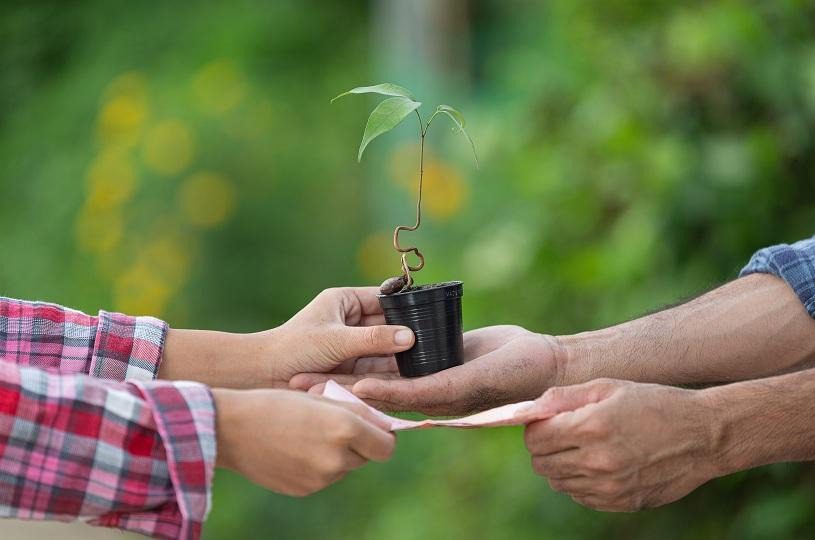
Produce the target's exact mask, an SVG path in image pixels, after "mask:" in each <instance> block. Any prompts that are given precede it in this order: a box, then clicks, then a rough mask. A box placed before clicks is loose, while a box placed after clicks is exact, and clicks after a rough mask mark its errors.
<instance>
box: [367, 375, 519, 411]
mask: <svg viewBox="0 0 815 540" xmlns="http://www.w3.org/2000/svg"><path fill="white" fill-rule="evenodd" d="M488 371H489V370H486V369H485V370H479V369H478V366H476V365H474V364H472V363H470V364H464V365H461V366H456V367H453V368H450V369H445V370H444V371H440V372H438V373H434V374H432V375H427V376H425V377H417V378H415V379H404V378H391V377H376V378H375V377H366V378H365V379H363V380H361V381H359V382H358V383H356V384H355V385H354V388H353V392H354V394H356V396H357V397H359V398H361V399H364V400H366V401H368V402H376V403H377V404H378V406H377V408H384V409H386V410H391V411H418V412H422V413H425V414H445V415H454V414H466V413H470V412H473V411H476V410H483V409H487V408H489V407H490V406H492V405H494V404H495V403H494V402H495V401H501V400H505V398H506V396H505V395H504V394H505V393H504V392H503V391H501V390H500V388H498V387H487V386H486V385H488V384H497V383H499V381H497V379H495V377H492V376H489V373H488ZM509 401H511V399H510V400H509ZM509 401H505V402H507V403H508V402H509ZM499 404H500V403H499Z"/></svg>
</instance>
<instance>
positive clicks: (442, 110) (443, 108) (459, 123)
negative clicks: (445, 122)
mask: <svg viewBox="0 0 815 540" xmlns="http://www.w3.org/2000/svg"><path fill="white" fill-rule="evenodd" d="M436 114H445V115H447V116H448V117H450V120H452V121H453V123H454V124H455V125H456V131H458V132H459V133H461V134H462V135H464V137H465V138H466V139H467V142H469V143H470V148H472V150H473V158H474V159H475V164H476V166H478V154H476V152H475V143H474V142H473V139H472V138H471V137H470V134H469V133H467V131H466V130H465V129H464V126H465V124H466V122H465V121H464V115H463V114H461V113H460V112H459V111H457V110H456V109H454V108H453V107H451V106H450V105H439V106H438V107H437V108H436V112H434V113H433V116H431V117H430V120H428V121H427V125H428V126H430V122H432V121H433V117H434V116H436Z"/></svg>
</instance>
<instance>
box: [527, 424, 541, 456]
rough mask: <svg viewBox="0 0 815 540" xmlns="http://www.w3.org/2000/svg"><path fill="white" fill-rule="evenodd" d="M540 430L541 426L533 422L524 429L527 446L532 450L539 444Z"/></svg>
mask: <svg viewBox="0 0 815 540" xmlns="http://www.w3.org/2000/svg"><path fill="white" fill-rule="evenodd" d="M538 431H539V426H537V425H535V424H532V425H531V426H528V427H527V428H526V429H525V430H524V444H525V445H526V448H527V449H528V450H529V451H530V452H532V451H533V450H534V449H535V447H536V446H537V445H538Z"/></svg>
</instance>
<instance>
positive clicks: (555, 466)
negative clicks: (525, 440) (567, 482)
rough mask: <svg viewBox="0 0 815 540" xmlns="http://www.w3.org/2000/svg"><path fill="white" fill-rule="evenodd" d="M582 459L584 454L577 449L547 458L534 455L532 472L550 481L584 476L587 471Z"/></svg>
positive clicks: (547, 456) (550, 455)
mask: <svg viewBox="0 0 815 540" xmlns="http://www.w3.org/2000/svg"><path fill="white" fill-rule="evenodd" d="M582 458H583V453H582V452H581V451H580V450H579V449H577V448H571V449H569V450H564V451H563V452H558V453H556V454H549V455H546V456H541V455H533V456H532V470H534V471H535V473H536V474H538V475H539V476H545V477H546V478H548V479H550V480H560V479H563V478H571V477H574V476H583V475H584V474H585V472H586V471H585V469H584V467H583V460H582Z"/></svg>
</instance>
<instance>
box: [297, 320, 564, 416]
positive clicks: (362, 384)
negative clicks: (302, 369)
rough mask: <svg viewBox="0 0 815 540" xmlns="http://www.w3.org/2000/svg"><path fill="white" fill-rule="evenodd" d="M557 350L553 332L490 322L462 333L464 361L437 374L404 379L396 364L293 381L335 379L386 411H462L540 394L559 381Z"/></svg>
mask: <svg viewBox="0 0 815 540" xmlns="http://www.w3.org/2000/svg"><path fill="white" fill-rule="evenodd" d="M556 348H557V347H556V342H555V340H554V338H552V337H550V336H544V335H541V334H535V333H533V332H529V331H528V330H524V329H523V328H521V327H518V326H491V327H488V328H481V329H479V330H473V331H471V332H467V333H466V334H464V362H465V363H464V364H463V365H461V366H457V367H454V368H450V369H446V370H444V371H440V372H438V373H434V374H433V375H428V376H426V377H419V378H415V379H404V378H400V377H399V374H398V372H397V371H396V366H395V365H393V366H392V367H391V370H390V371H386V372H380V373H356V374H349V375H336V374H330V375H325V374H313V373H312V374H302V375H298V376H297V377H295V378H293V379H292V380H291V383H290V384H291V385H292V387H295V388H301V389H305V388H311V387H314V388H313V389H314V391H316V392H319V391H321V390H322V387H321V384H322V383H324V382H325V381H326V380H327V379H334V380H336V381H337V382H339V383H340V384H343V385H345V386H347V387H349V388H352V389H353V392H354V394H356V395H357V396H359V397H360V398H362V399H365V400H366V401H368V402H369V403H370V404H371V405H373V406H375V407H377V408H380V409H383V410H391V411H408V410H409V411H418V412H422V413H425V414H432V415H445V416H454V415H462V414H469V413H472V412H475V411H479V410H484V409H489V408H491V407H497V406H498V405H505V404H507V403H513V402H516V401H523V400H527V399H534V398H535V397H536V396H540V394H541V393H542V392H543V391H544V390H546V389H547V388H549V387H550V386H552V385H553V384H556V383H557V371H558V370H557V366H556V364H557V362H556V358H555V356H556V355H555V351H556ZM315 385H317V386H315Z"/></svg>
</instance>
